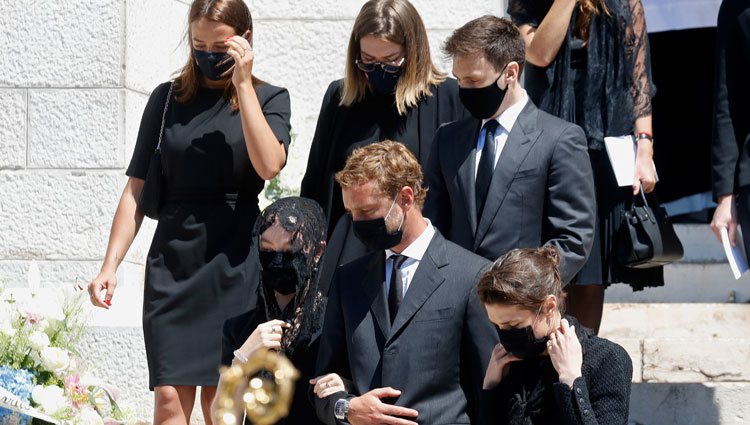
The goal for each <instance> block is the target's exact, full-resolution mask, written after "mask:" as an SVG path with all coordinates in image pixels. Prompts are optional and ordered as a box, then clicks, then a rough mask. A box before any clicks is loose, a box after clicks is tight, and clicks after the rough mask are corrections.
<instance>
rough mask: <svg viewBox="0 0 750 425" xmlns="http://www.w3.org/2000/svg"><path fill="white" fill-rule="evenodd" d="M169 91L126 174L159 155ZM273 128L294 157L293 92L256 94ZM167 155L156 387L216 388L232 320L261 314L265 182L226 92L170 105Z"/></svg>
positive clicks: (154, 297) (152, 337)
mask: <svg viewBox="0 0 750 425" xmlns="http://www.w3.org/2000/svg"><path fill="white" fill-rule="evenodd" d="M168 89H169V83H164V84H161V85H160V86H158V87H157V88H156V89H155V90H154V91H153V93H152V94H151V97H150V98H149V101H148V104H147V105H146V109H145V111H144V114H143V119H142V121H141V127H140V130H139V132H138V140H137V142H136V146H135V150H134V152H133V157H132V160H131V162H130V166H129V167H128V170H127V175H128V176H131V177H136V178H141V179H144V178H145V177H146V172H147V170H148V165H149V160H150V158H151V154H152V152H153V151H154V149H155V148H156V145H157V140H158V135H159V128H160V125H161V117H162V111H163V108H164V103H165V100H166V96H167V91H168ZM256 93H257V95H258V99H259V101H260V104H261V107H262V110H263V113H264V115H265V116H266V120H267V121H268V123H269V125H270V127H271V129H272V130H273V132H274V134H275V135H276V137H277V138H278V140H279V143H283V144H284V146H285V147H286V148H288V146H289V142H290V137H289V131H290V124H289V117H290V106H289V93H288V92H287V91H286V89H284V88H280V87H274V86H272V85H269V84H265V83H262V84H260V85H258V86H257V87H256ZM165 123H166V125H165V132H164V139H163V141H162V147H161V153H162V155H161V157H162V165H163V170H164V176H165V180H166V184H167V190H166V192H167V196H166V203H165V205H164V206H163V207H162V209H161V211H160V215H159V223H158V226H157V228H156V232H155V233H154V238H153V241H152V243H151V248H150V250H149V253H148V259H147V261H146V279H145V290H144V297H143V336H144V339H145V343H146V357H147V360H148V368H149V387H150V388H151V389H152V390H153V388H154V387H155V386H160V385H187V386H213V385H217V383H218V379H219V375H218V369H217V365H216V359H218V358H220V356H221V331H222V326H223V325H224V321H225V320H226V319H227V318H229V317H233V316H236V315H238V314H240V313H242V312H245V311H247V310H248V309H250V308H252V307H253V306H254V305H255V301H256V292H257V291H256V288H257V282H258V274H259V273H258V259H257V247H256V246H255V244H254V242H253V240H252V230H253V224H254V222H255V218H256V217H257V215H258V212H259V210H258V194H259V193H260V191H261V190H263V184H264V181H263V179H261V178H260V177H259V176H258V175H257V173H256V172H255V170H254V169H253V167H252V164H251V163H250V159H249V157H248V153H247V148H246V147H245V140H244V137H243V134H242V124H241V120H240V115H239V111H233V110H232V107H231V105H230V104H229V102H228V101H227V100H226V99H225V98H224V91H223V89H209V88H201V89H200V90H199V92H198V95H197V97H196V98H195V99H194V100H193V101H191V102H189V103H184V104H183V103H178V102H176V101H175V99H174V95H173V97H172V99H170V102H169V108H168V111H167V115H166V120H165Z"/></svg>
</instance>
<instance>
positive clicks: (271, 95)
mask: <svg viewBox="0 0 750 425" xmlns="http://www.w3.org/2000/svg"><path fill="white" fill-rule="evenodd" d="M263 86H265V87H263ZM261 87H263V89H264V90H263V92H264V95H263V102H262V106H261V109H262V110H263V116H264V117H266V122H267V123H268V126H269V127H271V131H273V134H274V135H276V138H277V139H278V140H279V143H283V144H284V148H285V149H286V151H287V152H289V144H290V143H291V141H292V139H291V135H290V131H291V129H292V124H291V122H290V119H291V116H292V109H291V104H290V102H289V91H288V90H287V89H285V88H282V87H275V86H270V85H261V86H259V88H258V94H259V95H260V93H261ZM266 87H267V88H266Z"/></svg>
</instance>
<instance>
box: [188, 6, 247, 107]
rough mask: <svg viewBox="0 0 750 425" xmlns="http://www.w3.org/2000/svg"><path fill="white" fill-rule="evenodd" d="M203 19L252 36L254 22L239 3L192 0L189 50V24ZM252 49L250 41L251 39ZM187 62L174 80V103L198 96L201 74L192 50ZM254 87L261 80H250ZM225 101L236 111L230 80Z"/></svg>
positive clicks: (190, 44) (234, 96)
mask: <svg viewBox="0 0 750 425" xmlns="http://www.w3.org/2000/svg"><path fill="white" fill-rule="evenodd" d="M201 18H206V19H210V20H212V21H216V22H220V23H222V24H226V25H229V26H230V27H232V28H234V32H235V33H236V34H237V35H242V34H244V33H245V32H247V31H250V34H251V37H252V32H253V18H252V16H251V15H250V9H248V8H247V5H246V4H245V2H244V1H242V0H195V1H193V3H192V4H191V5H190V12H189V13H188V30H187V43H188V46H192V34H191V33H190V24H192V23H193V22H195V21H197V20H199V19H201ZM250 44H251V45H252V38H251V39H250ZM189 50H190V53H188V60H187V63H186V64H185V66H183V67H182V69H181V70H180V71H179V73H178V74H177V76H176V77H175V81H174V87H175V99H176V100H177V101H178V102H180V103H187V102H190V101H191V100H193V99H194V98H195V96H196V94H197V93H198V87H199V86H200V76H201V73H200V70H199V69H198V65H197V64H196V62H195V56H194V55H193V49H192V47H191V48H190V49H189ZM252 81H253V86H256V85H258V84H260V82H261V81H260V80H259V79H257V78H255V76H253V77H252ZM224 97H225V98H227V99H228V100H229V102H230V103H231V105H232V108H233V109H234V110H237V109H239V103H238V100H237V89H236V88H235V87H234V84H232V80H231V78H229V79H227V82H226V86H225V88H224Z"/></svg>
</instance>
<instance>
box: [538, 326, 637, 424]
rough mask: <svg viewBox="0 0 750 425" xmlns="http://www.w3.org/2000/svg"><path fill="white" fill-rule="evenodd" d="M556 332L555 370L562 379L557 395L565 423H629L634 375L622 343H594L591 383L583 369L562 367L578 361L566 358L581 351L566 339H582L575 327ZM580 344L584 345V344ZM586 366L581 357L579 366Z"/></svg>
mask: <svg viewBox="0 0 750 425" xmlns="http://www.w3.org/2000/svg"><path fill="white" fill-rule="evenodd" d="M563 327H565V326H563ZM555 334H556V337H555V338H554V339H555V341H553V338H550V341H551V346H552V348H550V357H551V358H552V359H553V364H555V363H556V361H555V360H554V358H555V356H557V357H558V361H557V364H555V369H557V370H558V372H559V373H560V382H558V383H556V384H555V385H554V394H555V401H556V403H557V406H558V408H559V410H560V416H561V418H562V420H563V423H565V424H569V425H573V424H575V425H578V424H585V425H604V424H607V425H615V424H617V425H624V424H626V423H627V421H628V409H629V407H630V406H629V405H630V385H631V381H632V378H633V364H632V361H631V360H630V356H628V353H627V352H626V351H625V350H624V349H623V348H622V347H620V346H619V345H617V344H613V343H610V342H608V341H607V342H604V341H603V342H602V344H601V345H599V346H592V347H591V348H590V350H589V354H588V355H587V362H588V361H590V362H592V364H590V365H588V366H589V367H588V370H591V371H592V372H591V373H592V375H591V376H590V377H589V380H588V383H587V381H586V379H584V378H583V376H582V373H581V372H580V369H578V368H575V367H564V366H563V367H561V365H562V364H563V363H568V364H569V366H572V365H573V364H574V363H575V364H577V363H578V362H577V361H574V362H570V361H565V359H566V358H567V359H570V358H571V357H576V356H577V354H576V353H575V352H576V351H577V350H575V349H573V350H571V348H574V344H571V343H570V341H567V342H566V339H568V340H569V339H571V338H575V339H576V341H578V339H577V337H576V336H575V330H574V328H569V330H568V331H567V332H565V331H564V332H560V331H558V332H556V333H555ZM566 346H567V349H566ZM578 347H579V348H580V344H578ZM566 351H567V353H566ZM554 352H556V353H554ZM560 360H562V361H560ZM582 366H583V363H582V357H581V363H580V366H579V368H581V367H582ZM572 369H575V370H572Z"/></svg>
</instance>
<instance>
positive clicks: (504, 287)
mask: <svg viewBox="0 0 750 425" xmlns="http://www.w3.org/2000/svg"><path fill="white" fill-rule="evenodd" d="M477 293H478V295H479V300H480V301H482V303H483V304H508V305H516V306H518V307H521V308H523V309H526V310H531V311H537V310H538V309H539V307H541V305H542V303H544V301H545V300H546V299H547V297H548V296H550V295H554V296H555V297H557V306H558V310H559V311H560V312H561V313H563V312H564V311H565V292H564V291H563V284H562V280H561V279H560V254H559V253H558V252H557V248H555V247H554V246H551V245H545V246H543V247H541V248H524V249H514V250H512V251H510V252H508V253H506V254H505V255H503V256H502V257H500V258H498V259H497V260H495V262H494V263H492V266H490V268H489V269H487V270H486V271H485V272H483V273H482V275H481V277H480V278H479V283H478V284H477Z"/></svg>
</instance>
